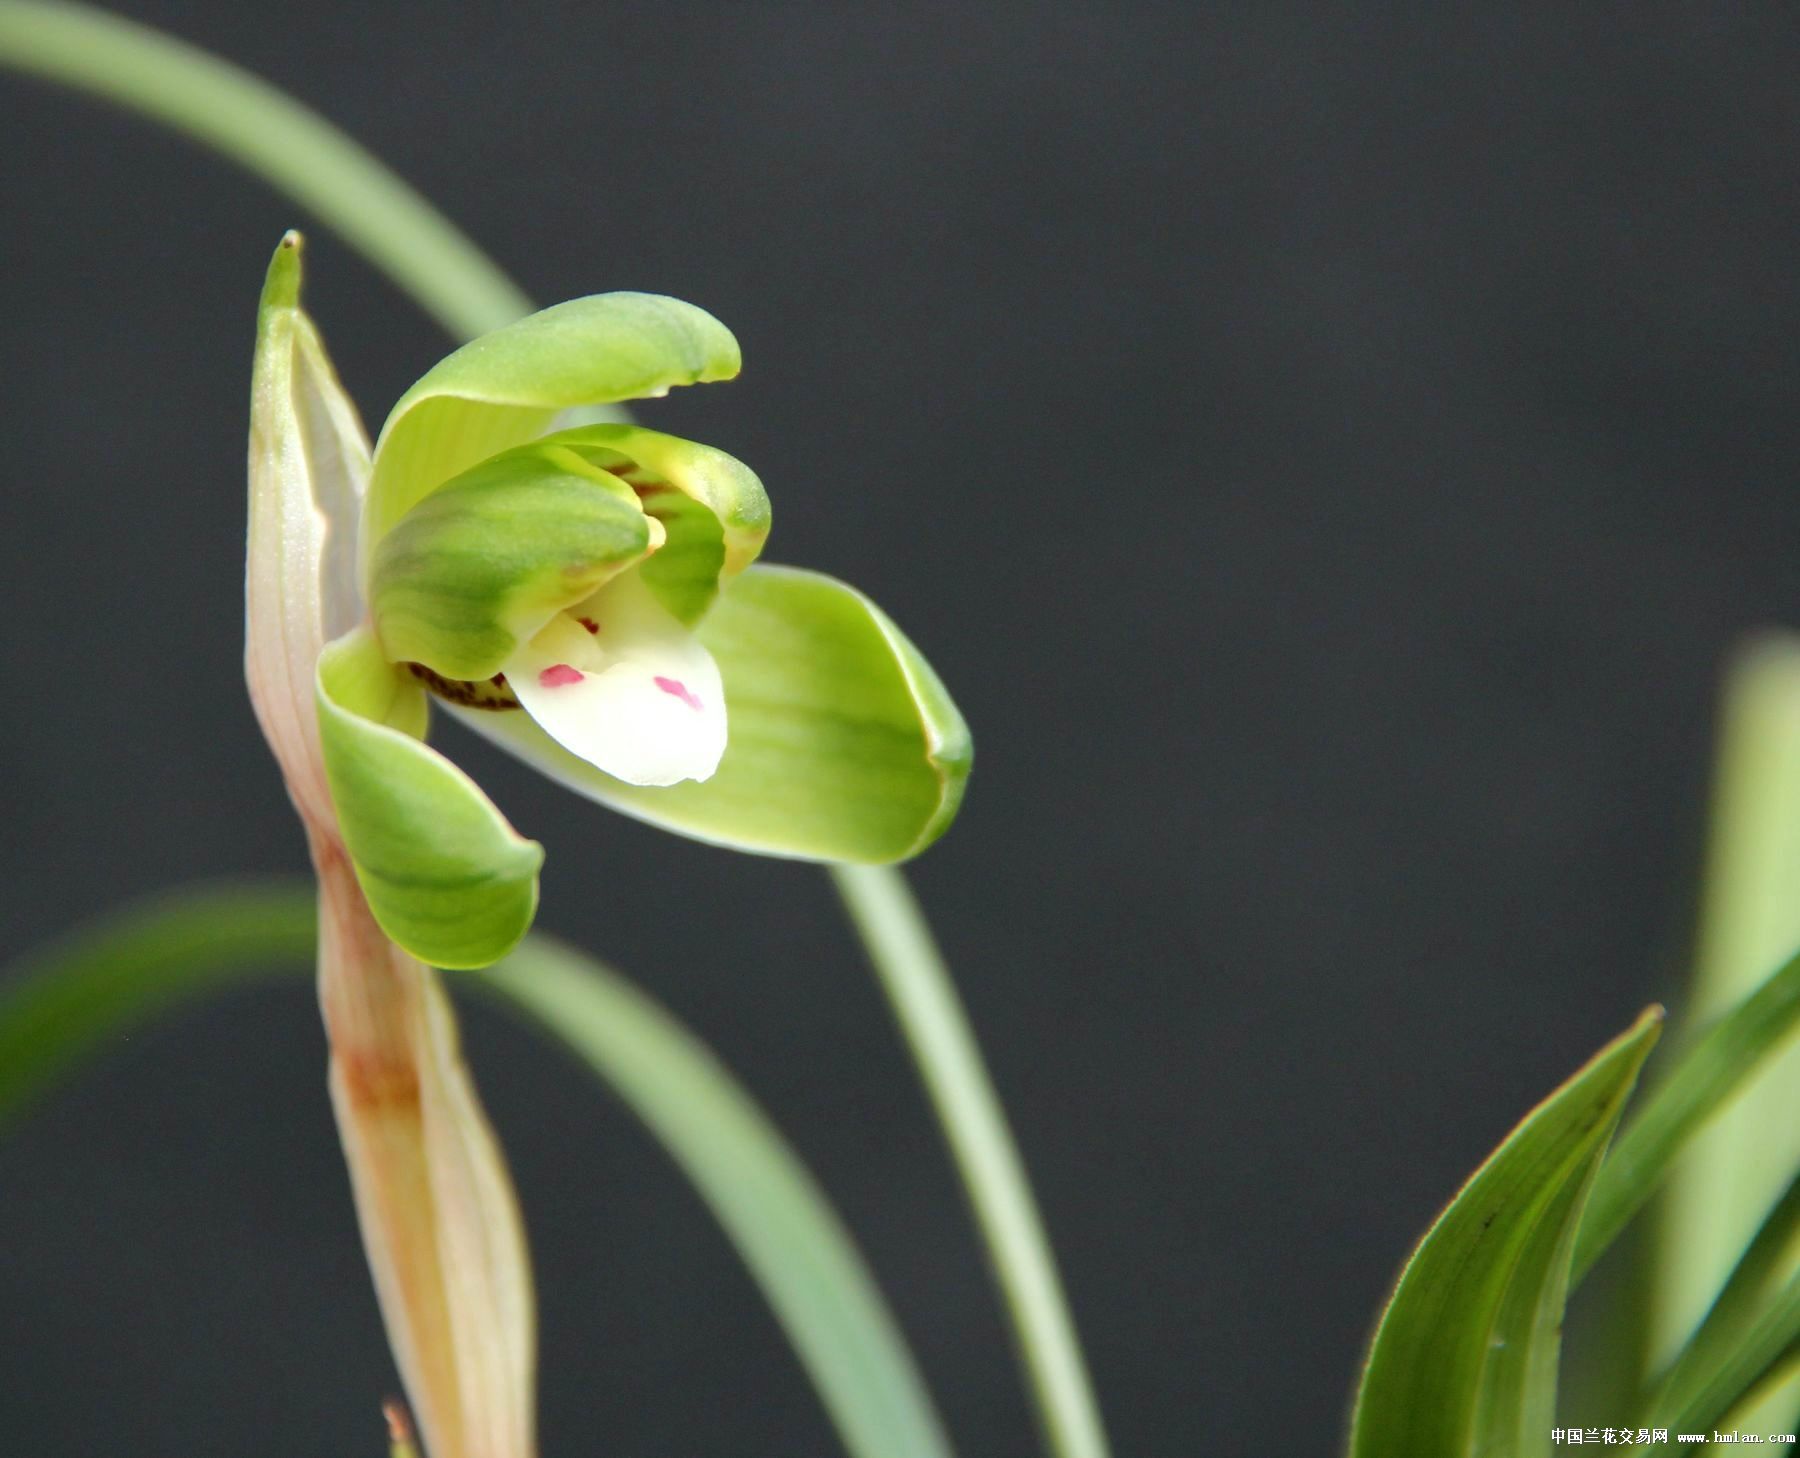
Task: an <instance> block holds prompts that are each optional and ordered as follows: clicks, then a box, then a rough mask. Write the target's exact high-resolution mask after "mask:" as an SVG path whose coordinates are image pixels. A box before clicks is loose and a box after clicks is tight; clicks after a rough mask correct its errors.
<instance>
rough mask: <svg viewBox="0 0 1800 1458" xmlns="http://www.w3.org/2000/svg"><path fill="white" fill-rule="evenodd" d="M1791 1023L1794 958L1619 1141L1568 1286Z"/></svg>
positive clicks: (1710, 1038) (1797, 1000) (1692, 1054)
mask: <svg viewBox="0 0 1800 1458" xmlns="http://www.w3.org/2000/svg"><path fill="white" fill-rule="evenodd" d="M1796 1024H1800V955H1796V956H1794V957H1791V958H1790V959H1789V960H1788V961H1787V962H1786V963H1784V964H1783V965H1782V967H1781V968H1780V969H1779V970H1778V971H1777V972H1776V973H1775V974H1774V976H1772V977H1770V978H1769V979H1768V981H1766V982H1764V983H1763V985H1762V986H1761V987H1759V988H1757V990H1756V991H1755V992H1753V993H1752V994H1751V995H1750V996H1749V997H1747V998H1745V999H1744V1001H1743V1002H1742V1003H1740V1004H1739V1005H1738V1006H1737V1007H1736V1008H1735V1009H1734V1010H1733V1011H1731V1012H1729V1013H1727V1014H1726V1015H1725V1016H1724V1017H1722V1018H1720V1019H1719V1021H1718V1022H1716V1023H1714V1024H1713V1025H1712V1027H1711V1028H1709V1029H1708V1030H1707V1031H1706V1032H1705V1033H1703V1034H1702V1035H1701V1036H1700V1037H1699V1038H1698V1040H1697V1041H1695V1042H1694V1044H1693V1045H1692V1046H1691V1047H1690V1048H1689V1049H1688V1050H1687V1052H1686V1053H1684V1054H1683V1055H1682V1056H1681V1058H1680V1059H1679V1060H1678V1061H1677V1062H1676V1064H1675V1066H1674V1068H1673V1069H1671V1070H1670V1072H1669V1073H1668V1075H1667V1076H1666V1077H1664V1078H1663V1080H1662V1081H1661V1082H1660V1083H1659V1084H1657V1085H1656V1087H1655V1088H1654V1089H1653V1090H1652V1091H1651V1093H1650V1096H1649V1097H1648V1098H1647V1099H1646V1100H1645V1103H1644V1107H1643V1110H1642V1111H1641V1112H1640V1113H1639V1114H1638V1115H1637V1117H1636V1118H1634V1119H1633V1120H1632V1121H1631V1123H1630V1124H1629V1125H1628V1126H1627V1128H1626V1129H1625V1132H1624V1133H1623V1134H1621V1135H1620V1136H1619V1142H1618V1144H1617V1145H1616V1146H1615V1147H1614V1149H1613V1151H1612V1153H1611V1154H1610V1155H1609V1156H1608V1157H1607V1160H1606V1163H1605V1164H1604V1165H1603V1166H1602V1167H1601V1170H1600V1176H1599V1178H1598V1179H1597V1180H1596V1181H1595V1182H1594V1193H1593V1197H1592V1198H1591V1199H1590V1200H1589V1201H1588V1206H1587V1212H1586V1214H1585V1215H1584V1216H1583V1217H1582V1221H1581V1233H1580V1235H1579V1236H1578V1237H1577V1239H1576V1242H1575V1263H1574V1267H1573V1270H1572V1271H1571V1273H1570V1282H1571V1284H1572V1285H1573V1284H1579V1283H1580V1281H1581V1278H1582V1277H1583V1276H1584V1275H1585V1274H1586V1273H1587V1272H1588V1270H1589V1269H1590V1268H1591V1267H1592V1266H1593V1264H1594V1262H1595V1261H1596V1260H1598V1259H1599V1258H1600V1256H1601V1254H1602V1253H1603V1252H1604V1251H1605V1250H1606V1248H1607V1246H1609V1245H1610V1244H1611V1243H1612V1241H1613V1239H1614V1237H1616V1236H1617V1235H1618V1233H1619V1232H1620V1231H1621V1230H1623V1229H1624V1228H1625V1224H1626V1222H1627V1221H1629V1220H1630V1219H1631V1217H1632V1216H1633V1215H1635V1214H1636V1213H1637V1212H1638V1211H1639V1210H1640V1209H1641V1208H1643V1205H1644V1202H1645V1201H1646V1200H1648V1199H1649V1198H1650V1196H1651V1195H1652V1194H1654V1193H1655V1191H1656V1187H1657V1185H1658V1184H1660V1183H1661V1181H1662V1180H1663V1178H1664V1176H1666V1175H1667V1174H1668V1173H1669V1170H1670V1167H1671V1162H1672V1161H1673V1159H1674V1157H1675V1155H1676V1154H1677V1153H1678V1152H1679V1151H1680V1149H1681V1147H1682V1146H1683V1145H1684V1144H1685V1143H1686V1142H1687V1140H1688V1139H1689V1137H1690V1136H1691V1135H1693V1134H1694V1132H1695V1131H1696V1130H1698V1129H1699V1128H1700V1126H1701V1125H1702V1124H1704V1123H1705V1122H1706V1120H1707V1119H1708V1118H1710V1117H1711V1116H1712V1115H1713V1114H1715V1113H1717V1112H1718V1110H1719V1109H1720V1108H1721V1107H1722V1106H1723V1105H1724V1104H1725V1102H1726V1101H1727V1100H1728V1099H1729V1098H1730V1097H1731V1096H1732V1095H1733V1094H1734V1093H1736V1092H1737V1091H1738V1090H1739V1089H1740V1088H1742V1087H1743V1086H1744V1085H1745V1084H1746V1083H1747V1082H1748V1081H1749V1080H1750V1078H1751V1076H1752V1075H1753V1074H1754V1073H1755V1072H1756V1070H1757V1068H1758V1066H1759V1065H1760V1063H1761V1061H1762V1060H1763V1059H1764V1058H1765V1057H1766V1056H1767V1055H1768V1054H1769V1053H1770V1052H1771V1051H1772V1050H1774V1049H1775V1048H1777V1047H1779V1046H1780V1044H1781V1042H1782V1040H1783V1039H1784V1038H1786V1036H1787V1035H1788V1034H1789V1033H1791V1032H1792V1031H1793V1030H1794V1028H1795V1026H1796Z"/></svg>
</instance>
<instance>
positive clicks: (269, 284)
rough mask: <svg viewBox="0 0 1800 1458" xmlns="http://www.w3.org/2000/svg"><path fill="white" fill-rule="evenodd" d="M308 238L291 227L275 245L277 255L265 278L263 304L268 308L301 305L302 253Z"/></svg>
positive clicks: (295, 307)
mask: <svg viewBox="0 0 1800 1458" xmlns="http://www.w3.org/2000/svg"><path fill="white" fill-rule="evenodd" d="M305 246H306V239H305V238H304V237H302V236H301V234H300V233H299V231H298V230H297V229H294V228H289V229H288V230H287V232H285V233H283V234H282V235H281V242H280V243H278V244H276V245H275V256H274V257H273V258H271V259H270V260H269V272H268V275H267V277H266V278H265V279H264V280H263V292H262V306H263V308H264V309H265V310H266V309H297V308H299V307H300V255H301V253H302V252H303V251H304V249H305Z"/></svg>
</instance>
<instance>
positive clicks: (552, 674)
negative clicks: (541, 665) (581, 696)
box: [538, 663, 587, 688]
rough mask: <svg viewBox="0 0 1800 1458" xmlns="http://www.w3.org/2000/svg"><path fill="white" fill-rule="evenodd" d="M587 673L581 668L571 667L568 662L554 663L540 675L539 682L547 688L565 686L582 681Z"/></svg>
mask: <svg viewBox="0 0 1800 1458" xmlns="http://www.w3.org/2000/svg"><path fill="white" fill-rule="evenodd" d="M586 677H587V675H586V674H585V673H583V672H582V671H581V670H580V669H579V668H571V667H570V666H569V665H568V664H566V663H552V664H551V665H550V666H549V667H548V668H546V669H545V670H544V671H543V672H542V673H540V674H539V675H538V682H539V683H541V684H542V685H543V686H544V687H545V688H565V687H567V686H568V685H569V684H572V683H580V682H581V681H582V679H584V678H586Z"/></svg>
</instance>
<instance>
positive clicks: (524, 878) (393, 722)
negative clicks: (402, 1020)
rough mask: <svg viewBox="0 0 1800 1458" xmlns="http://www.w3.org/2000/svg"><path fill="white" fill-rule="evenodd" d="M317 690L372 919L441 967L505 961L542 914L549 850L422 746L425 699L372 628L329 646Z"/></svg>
mask: <svg viewBox="0 0 1800 1458" xmlns="http://www.w3.org/2000/svg"><path fill="white" fill-rule="evenodd" d="M318 682H319V692H318V704H319V737H320V741H321V743H322V745H323V747H324V751H325V774H326V777H327V779H328V780H329V781H330V783H331V799H332V804H333V805H334V806H335V807H336V809H337V814H338V823H339V825H340V826H341V827H342V830H343V835H344V844H345V846H346V847H347V848H348V850H349V852H350V859H351V861H352V862H353V863H354V864H355V866H356V879H357V881H358V882H359V883H360V884H361V886H362V889H363V895H364V896H366V897H368V900H369V909H370V910H371V911H373V912H374V913H375V920H376V921H378V922H379V923H380V924H381V929H382V930H383V931H384V932H386V933H387V934H388V936H389V937H391V938H392V939H393V940H394V941H395V942H397V943H398V944H399V945H400V946H401V947H402V948H404V949H405V950H406V951H407V952H409V953H411V954H412V955H413V956H415V957H417V958H418V959H419V960H420V961H422V962H429V963H431V964H432V965H433V966H437V967H485V966H487V965H488V964H489V963H490V962H494V961H498V960H499V959H500V958H501V957H503V956H505V955H506V953H507V952H508V951H510V950H511V949H512V948H513V946H514V945H515V944H517V942H518V940H519V938H520V937H522V936H524V935H525V932H526V931H527V929H528V928H529V927H530V926H531V919H532V917H533V915H534V914H535V913H536V911H537V894H538V892H537V873H538V867H539V866H541V865H542V864H543V861H544V851H543V847H542V846H540V845H538V844H537V842H536V841H530V840H526V839H524V838H523V837H521V836H520V835H519V834H518V833H517V832H516V831H514V830H513V828H512V827H511V826H510V825H508V824H507V823H506V820H505V817H504V816H502V815H501V814H500V812H499V811H498V810H497V809H495V808H494V804H493V802H492V801H491V800H489V799H488V798H487V796H486V795H484V794H482V793H481V791H480V789H479V788H477V787H476V785H475V782H474V781H473V780H471V779H470V778H469V777H468V776H467V775H465V774H464V773H463V772H462V771H461V770H459V769H457V768H456V766H455V765H453V764H451V763H450V762H449V761H448V760H447V759H445V758H444V757H443V756H442V755H440V754H439V753H437V751H436V750H433V749H430V748H428V747H427V746H426V745H424V744H422V743H420V742H419V740H418V739H417V738H416V737H415V736H417V735H420V734H422V733H424V730H425V720H426V715H427V712H428V710H427V706H426V699H425V693H424V690H423V689H421V688H420V687H419V686H418V685H417V684H416V683H414V682H413V681H412V680H411V679H410V678H408V677H407V675H406V674H405V673H404V672H403V671H402V670H399V669H396V668H395V667H394V666H393V665H391V664H390V663H388V662H387V660H386V659H384V658H383V657H382V655H381V649H380V647H379V646H378V645H377V644H376V642H375V639H374V637H373V636H372V635H371V634H370V633H369V632H368V630H367V629H363V628H358V629H357V630H356V631H354V632H352V633H348V634H346V635H345V636H344V637H342V638H339V639H338V640H337V641H336V642H334V643H332V644H330V645H329V646H327V648H326V649H325V652H324V654H323V656H321V658H320V659H319V681H318ZM507 717H509V718H510V717H522V716H513V715H508V716H507Z"/></svg>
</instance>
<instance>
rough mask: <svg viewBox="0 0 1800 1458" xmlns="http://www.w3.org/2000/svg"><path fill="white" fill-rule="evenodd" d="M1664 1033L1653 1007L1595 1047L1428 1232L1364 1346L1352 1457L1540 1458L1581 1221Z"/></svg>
mask: <svg viewBox="0 0 1800 1458" xmlns="http://www.w3.org/2000/svg"><path fill="white" fill-rule="evenodd" d="M1661 1027H1662V1009H1661V1008H1657V1007H1653V1008H1650V1009H1649V1010H1648V1011H1646V1012H1645V1013H1644V1014H1643V1015H1642V1016H1640V1017H1639V1018H1638V1020H1637V1021H1636V1022H1635V1023H1633V1024H1632V1026H1631V1027H1630V1028H1629V1029H1627V1030H1626V1031H1625V1032H1624V1033H1622V1034H1620V1035H1619V1036H1618V1037H1617V1038H1615V1039H1613V1041H1612V1042H1610V1043H1608V1044H1607V1045H1606V1046H1605V1047H1604V1048H1602V1049H1601V1050H1600V1051H1599V1052H1598V1053H1596V1054H1595V1055H1594V1057H1593V1058H1592V1059H1590V1060H1589V1061H1588V1063H1587V1064H1586V1065H1585V1066H1584V1067H1582V1068H1581V1069H1580V1070H1579V1071H1578V1072H1577V1073H1576V1074H1575V1075H1574V1077H1572V1078H1570V1079H1569V1081H1568V1082H1567V1083H1565V1084H1563V1086H1562V1087H1561V1088H1559V1089H1557V1091H1556V1092H1555V1093H1553V1094H1551V1095H1550V1097H1549V1098H1547V1099H1545V1100H1544V1102H1543V1103H1541V1104H1539V1105H1538V1106H1537V1108H1535V1109H1533V1110H1532V1111H1531V1113H1529V1114H1528V1115H1526V1117H1525V1119H1524V1120H1523V1122H1521V1123H1520V1124H1519V1125H1518V1127H1517V1128H1515V1129H1514V1130H1513V1131H1512V1133H1511V1134H1509V1135H1508V1136H1507V1137H1506V1140H1505V1142H1504V1143H1502V1144H1501V1146H1500V1147H1499V1148H1498V1149H1497V1150H1495V1151H1494V1153H1493V1154H1492V1155H1490V1156H1489V1157H1488V1159H1487V1162H1486V1163H1485V1164H1483V1165H1482V1166H1481V1168H1480V1169H1478V1170H1476V1172H1475V1173H1474V1174H1473V1175H1472V1176H1470V1178H1469V1182H1468V1183H1467V1184H1466V1185H1464V1186H1463V1187H1462V1189H1461V1190H1460V1191H1459V1192H1458V1193H1457V1195H1456V1198H1455V1199H1453V1200H1452V1201H1451V1202H1450V1204H1449V1206H1448V1207H1447V1208H1446V1209H1445V1210H1444V1213H1443V1214H1442V1215H1440V1216H1438V1218H1437V1221H1436V1223H1434V1224H1433V1225H1432V1227H1431V1229H1430V1230H1429V1231H1427V1232H1426V1234H1425V1238H1424V1239H1423V1240H1421V1241H1420V1242H1419V1246H1418V1249H1417V1250H1415V1251H1414V1252H1413V1254H1412V1258H1411V1259H1410V1260H1409V1261H1408V1262H1407V1264H1406V1268H1405V1270H1403V1271H1402V1272H1401V1273H1400V1280H1399V1282H1398V1284H1397V1285H1396V1286H1395V1287H1394V1293H1393V1295H1392V1297H1390V1298H1389V1300H1388V1304H1387V1309H1386V1310H1385V1311H1384V1312H1383V1313H1382V1316H1381V1322H1380V1324H1379V1325H1378V1326H1377V1328H1376V1330H1375V1336H1374V1338H1373V1340H1372V1341H1371V1343H1370V1346H1369V1355H1368V1359H1367V1361H1366V1363H1365V1364H1364V1367H1363V1377H1362V1383H1361V1387H1360V1390H1359V1392H1358V1394H1357V1398H1356V1406H1355V1409H1354V1411H1353V1413H1352V1415H1351V1430H1350V1444H1349V1458H1480V1455H1488V1454H1507V1455H1512V1458H1530V1455H1535V1454H1541V1455H1546V1458H1547V1455H1548V1454H1549V1452H1550V1428H1551V1423H1552V1421H1553V1419H1554V1413H1555V1403H1556V1376H1557V1357H1558V1353H1559V1350H1560V1347H1561V1338H1562V1318H1563V1305H1564V1302H1565V1299H1566V1297H1567V1294H1568V1285H1569V1258H1570V1254H1571V1252H1572V1251H1573V1249H1574V1244H1575V1231H1576V1227H1577V1225H1578V1223H1579V1222H1580V1219H1581V1212H1582V1209H1583V1207H1584V1206H1585V1204H1586V1201H1587V1197H1588V1192H1589V1190H1590V1188H1591V1187H1592V1184H1593V1180H1594V1174H1595V1171H1596V1170H1597V1169H1598V1168H1599V1165H1600V1161H1601V1159H1602V1157H1603V1156H1604V1154H1605V1152H1606V1146H1607V1141H1608V1140H1609V1139H1611V1137H1612V1133H1613V1129H1614V1128H1615V1127H1616V1125H1617V1124H1618V1121H1619V1114H1620V1111H1621V1110H1623V1108H1624V1107H1625V1101H1626V1099H1627V1098H1629V1097H1630V1095H1631V1091H1632V1089H1633V1088H1634V1087H1635V1086H1636V1083H1637V1076H1638V1071H1639V1069H1640V1068H1642V1066H1643V1063H1644V1059H1645V1058H1646V1057H1648V1056H1649V1053H1650V1049H1651V1048H1652V1047H1653V1046H1654V1045H1655V1042H1656V1038H1657V1034H1658V1033H1659V1032H1660V1031H1661Z"/></svg>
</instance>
